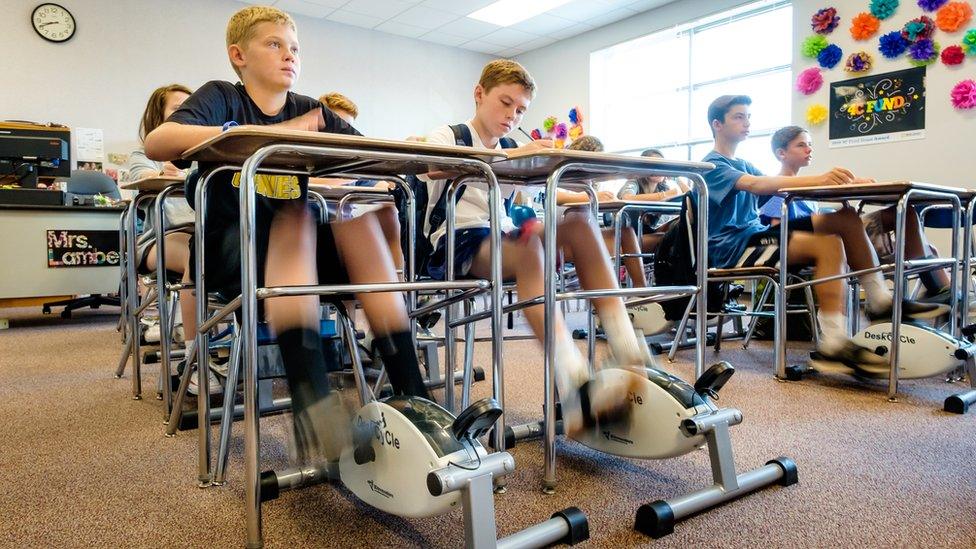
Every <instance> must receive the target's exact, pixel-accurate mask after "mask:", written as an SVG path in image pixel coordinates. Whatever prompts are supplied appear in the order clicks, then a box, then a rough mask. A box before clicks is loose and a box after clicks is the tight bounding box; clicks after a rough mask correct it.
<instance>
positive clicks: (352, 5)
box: [342, 0, 417, 21]
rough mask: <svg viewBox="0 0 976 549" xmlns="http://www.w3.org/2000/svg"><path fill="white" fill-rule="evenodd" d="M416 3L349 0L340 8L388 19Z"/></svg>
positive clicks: (406, 0) (397, 0)
mask: <svg viewBox="0 0 976 549" xmlns="http://www.w3.org/2000/svg"><path fill="white" fill-rule="evenodd" d="M416 4H417V2H416V0H414V1H409V0H350V2H349V3H348V4H346V5H344V6H342V9H344V10H346V11H351V12H353V13H361V14H363V15H372V16H373V17H382V18H383V20H384V21H385V20H388V19H390V18H392V17H393V16H395V15H398V14H400V13H403V12H405V11H407V10H408V9H410V8H411V7H413V6H415V5H416Z"/></svg>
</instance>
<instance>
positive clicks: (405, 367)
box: [376, 331, 431, 400]
mask: <svg viewBox="0 0 976 549" xmlns="http://www.w3.org/2000/svg"><path fill="white" fill-rule="evenodd" d="M376 346H377V349H379V352H380V354H381V355H382V356H383V364H384V365H385V366H386V375H387V376H389V378H390V385H391V386H393V394H395V395H408V396H417V397H421V398H426V399H427V400H431V397H430V393H429V392H428V391H427V386H426V385H424V378H423V377H422V376H421V375H420V363H419V362H418V361H417V351H416V349H415V348H414V345H413V337H411V336H410V332H409V331H406V332H396V333H393V334H390V335H386V336H379V337H377V338H376Z"/></svg>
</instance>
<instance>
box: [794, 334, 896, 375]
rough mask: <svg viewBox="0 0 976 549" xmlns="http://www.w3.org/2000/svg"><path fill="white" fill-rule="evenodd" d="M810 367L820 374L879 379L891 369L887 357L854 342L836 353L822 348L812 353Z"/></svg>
mask: <svg viewBox="0 0 976 549" xmlns="http://www.w3.org/2000/svg"><path fill="white" fill-rule="evenodd" d="M810 366H811V367H812V368H813V369H814V370H816V371H818V372H824V373H836V374H850V375H853V376H857V377H879V376H882V375H886V374H887V372H888V369H889V367H888V360H887V359H886V358H885V357H883V356H880V355H878V354H877V353H875V352H874V351H872V350H871V349H868V348H867V347H862V346H860V345H858V344H857V343H854V342H853V341H847V342H846V343H845V344H844V346H843V347H841V348H840V349H838V350H836V351H827V350H825V349H823V348H820V349H817V350H816V351H813V352H811V353H810Z"/></svg>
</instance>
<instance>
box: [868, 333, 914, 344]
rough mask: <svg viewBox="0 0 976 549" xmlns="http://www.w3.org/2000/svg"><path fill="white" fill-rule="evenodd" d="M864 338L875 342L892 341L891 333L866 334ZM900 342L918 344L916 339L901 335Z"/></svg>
mask: <svg viewBox="0 0 976 549" xmlns="http://www.w3.org/2000/svg"><path fill="white" fill-rule="evenodd" d="M864 338H865V339H871V340H874V341H891V332H881V333H875V332H864ZM898 341H901V342H902V343H909V344H912V345H914V344H915V343H916V341H915V338H914V337H909V336H907V335H899V336H898Z"/></svg>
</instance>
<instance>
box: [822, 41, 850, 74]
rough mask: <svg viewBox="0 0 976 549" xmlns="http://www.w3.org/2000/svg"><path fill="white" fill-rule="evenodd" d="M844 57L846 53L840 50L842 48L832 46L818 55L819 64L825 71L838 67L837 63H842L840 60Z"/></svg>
mask: <svg viewBox="0 0 976 549" xmlns="http://www.w3.org/2000/svg"><path fill="white" fill-rule="evenodd" d="M843 55H844V52H843V51H842V50H841V49H840V46H836V45H834V44H831V45H829V46H827V47H826V48H824V49H822V50H820V53H818V54H817V62H818V63H820V66H821V67H823V68H825V69H832V68H834V67H835V66H837V63H840V58H841V57H842V56H843Z"/></svg>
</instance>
